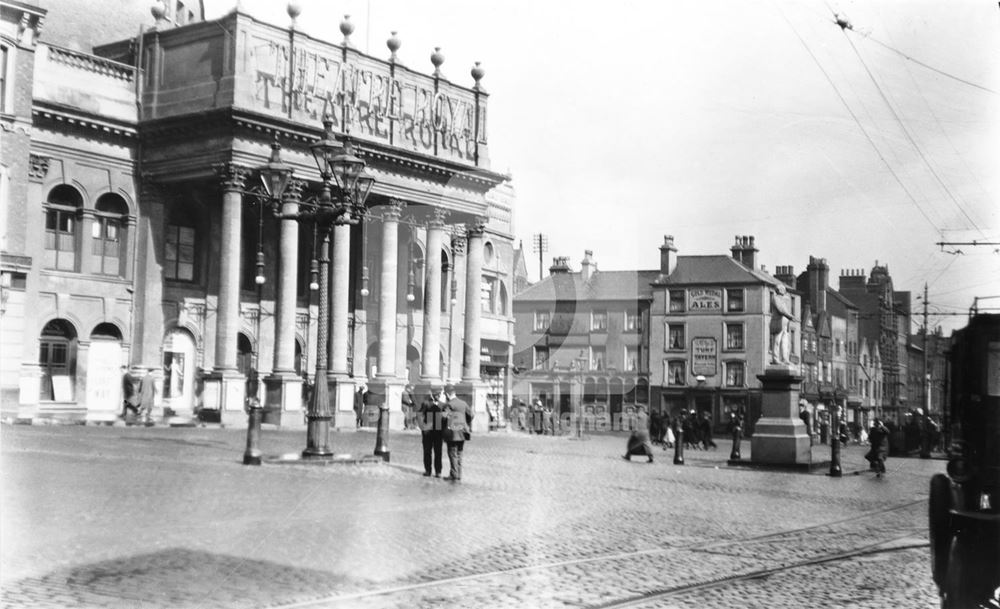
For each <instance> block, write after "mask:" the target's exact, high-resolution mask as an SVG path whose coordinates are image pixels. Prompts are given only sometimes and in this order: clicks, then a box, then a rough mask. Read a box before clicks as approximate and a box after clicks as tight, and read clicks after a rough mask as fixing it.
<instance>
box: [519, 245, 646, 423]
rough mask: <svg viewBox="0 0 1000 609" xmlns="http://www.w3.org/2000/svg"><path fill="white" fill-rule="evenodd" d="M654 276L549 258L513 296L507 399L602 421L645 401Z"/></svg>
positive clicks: (589, 256)
mask: <svg viewBox="0 0 1000 609" xmlns="http://www.w3.org/2000/svg"><path fill="white" fill-rule="evenodd" d="M657 275H658V272H657V271H599V270H598V269H597V264H596V262H595V261H594V259H593V253H592V252H591V251H589V250H588V251H587V252H586V253H585V256H584V258H583V261H582V263H581V270H580V271H579V272H574V271H572V270H571V269H570V266H569V260H568V258H565V257H557V258H555V260H554V262H553V265H552V267H551V268H550V269H549V275H548V276H547V277H545V278H543V279H542V280H541V281H539V282H536V283H535V284H533V285H531V286H530V287H528V288H527V289H525V290H524V291H522V292H520V293H519V294H517V295H516V296H515V299H514V319H515V330H514V337H515V343H516V351H515V353H514V370H515V371H516V376H515V380H514V384H513V386H514V396H515V398H516V399H518V400H520V401H521V402H523V403H524V404H532V403H534V402H535V400H539V401H540V402H541V403H542V404H543V405H545V406H551V407H552V408H553V410H554V411H555V412H556V414H558V415H560V416H564V417H565V416H566V415H573V414H585V415H586V416H588V417H594V418H598V419H601V420H602V421H604V422H605V424H611V423H612V422H615V421H620V420H621V419H622V418H623V417H627V416H629V415H630V414H631V413H633V412H634V410H635V407H636V406H637V405H642V406H647V405H648V404H649V383H650V380H649V379H650V371H649V350H650V347H649V334H648V331H647V328H648V326H649V307H650V303H651V301H652V291H653V290H652V287H651V285H650V284H651V283H652V281H653V280H654V279H655V278H656V276H657Z"/></svg>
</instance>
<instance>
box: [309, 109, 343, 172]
mask: <svg viewBox="0 0 1000 609" xmlns="http://www.w3.org/2000/svg"><path fill="white" fill-rule="evenodd" d="M341 150H342V147H341V146H340V143H339V142H338V141H337V139H336V137H335V136H334V134H333V119H332V118H331V117H330V115H329V114H328V115H326V116H324V117H323V137H322V138H320V140H319V141H317V142H316V143H315V144H313V145H311V146H309V151H310V152H312V155H313V158H315V159H316V167H317V168H318V169H319V175H320V177H321V178H322V179H323V182H324V183H325V182H327V181H328V180H329V179H330V178H331V177H332V175H333V168H332V167H331V164H332V161H333V158H334V157H335V156H337V155H338V154H340V151H341Z"/></svg>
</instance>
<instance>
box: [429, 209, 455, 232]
mask: <svg viewBox="0 0 1000 609" xmlns="http://www.w3.org/2000/svg"><path fill="white" fill-rule="evenodd" d="M450 213H451V212H449V211H448V210H447V209H442V208H440V207H435V208H433V209H432V210H431V214H430V216H429V217H428V218H427V228H444V221H445V218H447V217H448V214H450Z"/></svg>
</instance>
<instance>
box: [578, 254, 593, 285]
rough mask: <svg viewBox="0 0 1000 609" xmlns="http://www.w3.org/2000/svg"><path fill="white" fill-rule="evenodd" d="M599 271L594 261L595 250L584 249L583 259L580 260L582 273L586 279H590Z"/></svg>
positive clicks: (582, 276)
mask: <svg viewBox="0 0 1000 609" xmlns="http://www.w3.org/2000/svg"><path fill="white" fill-rule="evenodd" d="M596 272H597V263H596V262H594V250H583V260H581V261H580V275H581V278H582V279H583V280H584V281H587V280H588V279H590V278H591V277H592V276H593V275H594V273H596Z"/></svg>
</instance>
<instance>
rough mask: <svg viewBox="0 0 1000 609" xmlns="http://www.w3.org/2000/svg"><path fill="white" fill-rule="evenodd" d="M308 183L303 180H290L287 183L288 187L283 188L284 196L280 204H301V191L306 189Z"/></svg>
mask: <svg viewBox="0 0 1000 609" xmlns="http://www.w3.org/2000/svg"><path fill="white" fill-rule="evenodd" d="M306 186H308V183H307V182H306V181H305V180H296V179H295V178H292V179H291V180H289V181H288V186H287V187H285V194H284V196H283V197H282V201H281V202H282V203H300V202H302V191H304V190H305V189H306Z"/></svg>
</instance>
